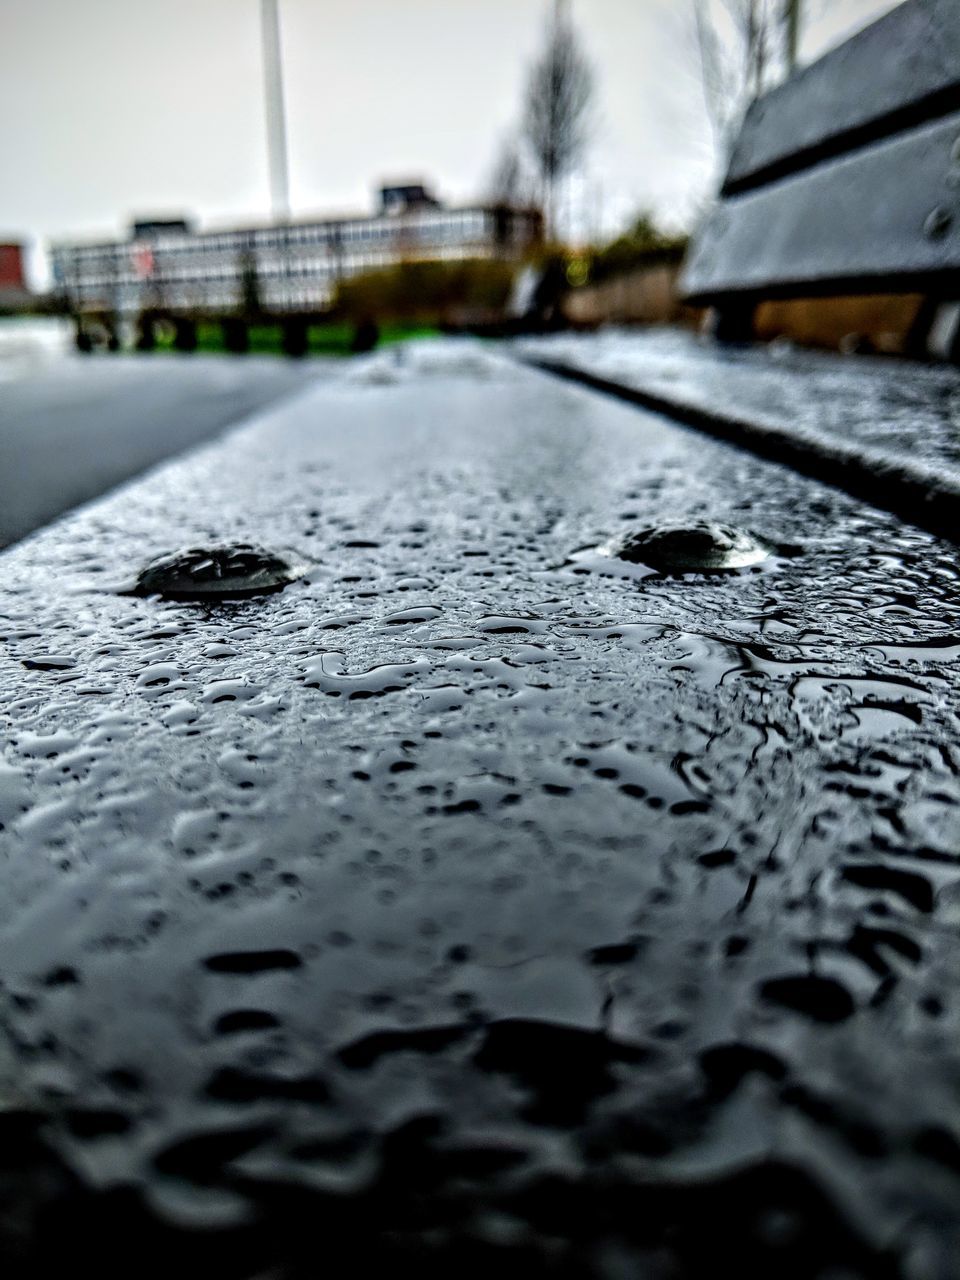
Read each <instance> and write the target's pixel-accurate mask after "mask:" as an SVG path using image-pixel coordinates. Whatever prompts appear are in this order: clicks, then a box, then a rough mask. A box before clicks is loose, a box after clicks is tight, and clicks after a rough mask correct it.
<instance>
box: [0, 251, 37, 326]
mask: <svg viewBox="0 0 960 1280" xmlns="http://www.w3.org/2000/svg"><path fill="white" fill-rule="evenodd" d="M31 298H32V294H31V292H30V289H29V288H28V286H27V276H26V271H25V270H24V262H23V245H22V244H19V243H17V242H16V241H7V242H6V243H3V244H0V308H3V309H7V308H14V309H15V308H18V307H22V306H24V305H26V303H28V302H29V301H30V300H31Z"/></svg>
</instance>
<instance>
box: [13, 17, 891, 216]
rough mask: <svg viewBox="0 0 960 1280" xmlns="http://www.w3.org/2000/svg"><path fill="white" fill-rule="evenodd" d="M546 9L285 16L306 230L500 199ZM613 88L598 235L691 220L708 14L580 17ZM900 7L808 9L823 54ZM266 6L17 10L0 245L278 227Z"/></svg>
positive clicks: (704, 174)
mask: <svg viewBox="0 0 960 1280" xmlns="http://www.w3.org/2000/svg"><path fill="white" fill-rule="evenodd" d="M549 2H550V0H280V11H281V23H282V42H283V51H284V60H285V77H286V85H285V98H286V104H287V115H288V128H289V147H290V173H291V198H292V206H293V213H294V215H295V216H296V215H301V214H302V215H307V214H310V213H313V212H318V211H324V212H325V211H332V212H338V211H364V210H366V209H368V208H369V207H370V202H371V198H372V195H371V193H372V189H373V187H374V185H375V183H376V182H377V181H378V180H379V179H381V178H389V177H406V176H422V177H423V178H424V179H426V180H427V181H428V182H430V183H431V184H432V185H433V186H434V187H435V188H436V190H437V192H438V194H440V195H441V196H442V197H444V198H447V199H449V200H455V201H456V200H466V199H471V198H473V197H475V196H477V195H479V194H481V193H482V192H483V190H484V185H485V182H486V180H487V178H488V176H489V173H490V171H491V168H492V166H493V164H494V162H495V159H496V155H497V151H498V148H499V144H500V142H501V139H502V138H504V137H505V136H506V135H507V134H508V133H509V131H510V130H511V128H512V126H513V125H514V124H515V122H516V120H517V117H518V115H519V108H520V103H521V100H522V94H523V85H524V80H525V74H526V70H527V68H528V67H529V65H530V63H531V61H532V60H533V59H534V58H535V56H536V54H537V51H538V49H539V47H540V46H541V44H542V40H543V33H544V24H545V20H546V16H547V13H548V10H549ZM570 2H571V10H572V15H573V18H574V21H575V24H576V26H577V28H578V30H579V33H580V35H581V37H582V43H583V45H584V48H585V50H586V52H587V54H588V55H589V57H590V59H591V61H592V63H593V65H594V69H595V71H596V75H597V104H596V120H595V127H594V132H593V143H592V146H591V149H590V153H589V157H588V160H587V163H586V166H585V171H584V173H583V175H582V177H581V179H580V180H579V182H578V183H577V184H576V186H575V187H574V189H573V190H572V192H571V196H570V200H571V203H572V206H573V213H574V215H575V216H576V217H578V218H579V220H580V222H581V224H582V225H585V226H586V228H587V229H588V230H595V229H597V226H598V223H600V224H601V225H602V229H603V230H611V229H613V228H614V227H615V226H616V225H617V224H619V223H622V222H623V221H625V220H626V219H627V218H628V217H629V215H631V214H633V213H635V212H637V211H638V210H640V209H642V208H652V209H654V210H655V211H656V212H657V213H658V214H659V215H660V216H661V217H662V218H664V219H666V220H668V221H672V222H684V221H689V220H690V218H691V217H692V216H693V213H694V211H695V209H696V207H697V205H698V202H699V201H701V200H702V199H703V198H704V196H705V193H706V192H707V191H708V189H709V186H710V182H711V179H712V164H713V148H712V144H711V139H710V132H709V126H708V123H707V120H706V116H705V112H704V107H703V98H702V94H701V92H700V87H699V80H698V76H697V70H698V68H697V60H696V46H695V42H694V38H693V27H692V22H691V9H690V6H691V4H692V0H570ZM892 7H893V3H892V0H806V8H807V13H808V18H807V26H806V31H805V35H804V46H803V53H804V56H805V57H807V58H809V57H811V56H814V55H815V54H817V53H819V52H820V51H822V50H823V49H824V48H825V47H828V46H829V45H830V44H832V43H835V42H836V41H837V40H838V39H839V38H840V37H841V36H843V35H846V34H847V33H849V32H850V31H852V30H855V29H856V28H857V27H859V26H862V25H863V24H864V23H865V22H866V21H867V20H869V19H870V18H872V17H875V16H876V15H877V14H878V13H881V12H883V11H885V10H887V9H890V8H892ZM264 136H265V127H264V115H263V94H262V65H261V59H260V24H259V0H159V2H158V0H0V237H7V236H10V237H12V238H29V237H36V238H38V239H40V240H43V239H46V238H49V237H64V236H66V237H72V236H73V235H78V236H84V237H89V236H98V235H99V236H109V235H113V234H116V233H118V232H120V231H121V230H123V229H124V228H125V226H126V223H127V221H128V218H129V216H130V215H131V214H132V213H140V214H143V213H161V212H167V213H179V212H184V213H188V214H190V215H193V216H195V217H196V218H198V219H199V221H200V222H201V223H202V224H204V225H225V224H230V223H232V222H243V221H245V220H256V219H261V218H263V217H265V216H266V215H267V214H268V212H269V194H268V192H269V186H268V177H267V163H266V154H265V144H264Z"/></svg>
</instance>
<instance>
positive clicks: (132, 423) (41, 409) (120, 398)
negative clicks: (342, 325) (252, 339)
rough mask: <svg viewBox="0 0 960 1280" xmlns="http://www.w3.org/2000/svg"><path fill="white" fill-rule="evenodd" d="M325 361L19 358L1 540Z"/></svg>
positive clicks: (8, 394)
mask: <svg viewBox="0 0 960 1280" xmlns="http://www.w3.org/2000/svg"><path fill="white" fill-rule="evenodd" d="M2 355H3V352H2V350H0V357H2ZM11 363H12V361H11ZM0 365H2V360H0ZM326 367H327V366H324V365H322V364H320V363H319V362H316V361H310V362H309V363H306V362H305V363H302V364H296V363H294V362H291V361H284V360H281V359H273V358H269V357H262V358H257V357H246V358H244V359H238V360H231V359H228V358H224V357H215V356H211V357H206V356H179V357H178V356H143V357H138V356H122V357H108V356H102V357H92V358H88V359H81V358H79V357H69V356H66V357H64V358H43V359H35V360H33V361H30V362H28V361H27V360H26V359H24V358H20V359H18V361H17V364H16V366H15V369H14V370H13V376H10V377H8V378H7V379H6V380H4V379H3V378H2V377H0V546H5V545H7V544H9V543H11V542H14V541H16V540H17V539H18V538H22V537H24V536H25V535H26V534H28V533H30V532H31V531H32V530H34V529H36V528H38V527H40V526H41V525H44V524H46V523H47V522H48V521H50V520H52V519H54V517H56V516H58V515H60V514H62V513H63V512H64V511H69V510H70V509H71V508H73V507H75V506H77V505H78V504H79V503H81V502H87V501H89V500H90V499H91V498H95V497H97V496H98V495H99V494H101V493H104V492H105V491H106V490H108V489H111V488H113V486H114V485H117V484H119V483H121V482H122V481H124V480H127V479H129V478H130V477H131V476H134V475H137V474H138V473H139V472H141V471H143V470H144V469H145V468H146V467H149V466H151V465H153V464H154V463H156V462H159V461H161V460H162V459H164V458H168V457H170V456H171V455H172V454H176V453H179V452H181V451H182V450H184V449H189V448H191V447H192V446H194V445H196V444H199V443H200V442H201V441H204V440H207V439H209V438H210V437H211V436H213V435H216V433H217V432H218V431H221V430H223V429H224V428H225V427H227V426H229V425H231V424H232V423H234V422H237V421H238V420H240V419H242V418H245V417H248V416H249V415H250V414H252V413H255V412H256V411H257V410H258V409H261V408H263V407H264V406H265V405H267V404H270V403H271V402H272V401H275V400H277V399H278V398H279V397H281V396H285V395H289V394H290V393H292V392H293V391H295V390H297V389H298V388H300V387H302V386H304V385H305V384H306V383H307V382H309V381H310V380H312V379H314V378H316V377H319V376H322V372H323V371H324V369H325V368H326ZM2 373H3V369H2V367H0V375H2Z"/></svg>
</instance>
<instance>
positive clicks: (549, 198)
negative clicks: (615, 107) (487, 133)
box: [522, 0, 594, 232]
mask: <svg viewBox="0 0 960 1280" xmlns="http://www.w3.org/2000/svg"><path fill="white" fill-rule="evenodd" d="M593 92H594V80H593V71H592V70H591V68H590V64H589V62H588V61H587V59H586V57H585V56H584V54H583V53H582V51H581V49H580V45H579V42H578V40H577V36H576V33H575V32H574V29H573V26H572V25H571V22H570V19H569V16H568V14H567V11H566V6H565V3H564V0H555V3H554V9H553V14H552V17H551V21H550V26H549V29H548V33H547V42H546V46H545V48H544V51H543V53H542V54H541V56H540V58H539V60H538V61H537V62H536V63H535V64H534V66H533V67H532V68H531V70H530V77H529V80H528V81H527V94H526V101H525V109H524V115H523V126H522V133H523V137H524V140H525V141H526V143H527V145H528V147H529V149H530V153H531V156H532V158H533V162H534V164H535V166H536V170H537V175H538V177H539V178H540V181H541V183H542V185H543V204H544V218H545V221H546V226H547V230H548V232H552V231H554V230H555V227H554V218H555V199H556V190H557V184H558V183H559V182H560V181H561V180H562V179H563V178H565V177H566V176H567V175H568V174H569V173H570V172H571V171H572V169H573V168H574V167H575V165H576V164H577V161H578V160H579V159H580V157H581V156H582V155H583V152H584V150H585V148H586V145H587V139H588V132H589V117H590V108H591V106H592V103H593Z"/></svg>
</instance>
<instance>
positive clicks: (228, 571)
mask: <svg viewBox="0 0 960 1280" xmlns="http://www.w3.org/2000/svg"><path fill="white" fill-rule="evenodd" d="M302 572H303V570H302V568H300V567H296V566H293V565H291V564H289V563H288V562H287V561H286V560H284V559H283V558H282V557H281V556H278V555H274V554H273V553H272V552H270V551H264V550H263V549H262V548H261V547H254V546H251V545H250V544H248V543H243V542H238V543H233V544H230V545H227V546H214V547H188V548H186V549H185V550H182V551H175V552H173V553H172V554H171V555H166V556H161V557H160V558H159V559H157V560H153V561H151V562H150V564H148V565H146V566H145V568H143V569H142V570H141V571H140V573H139V575H138V576H137V583H136V586H135V587H134V588H133V592H132V594H133V595H139V596H152V595H159V596H162V597H163V598H164V599H166V600H193V601H209V602H211V603H213V602H216V601H218V600H241V599H244V598H245V597H247V596H261V595H268V594H269V593H270V592H273V591H282V590H283V588H284V587H285V586H287V585H288V584H289V583H291V582H293V581H294V579H295V578H298V577H299V576H300V574H301V573H302Z"/></svg>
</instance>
